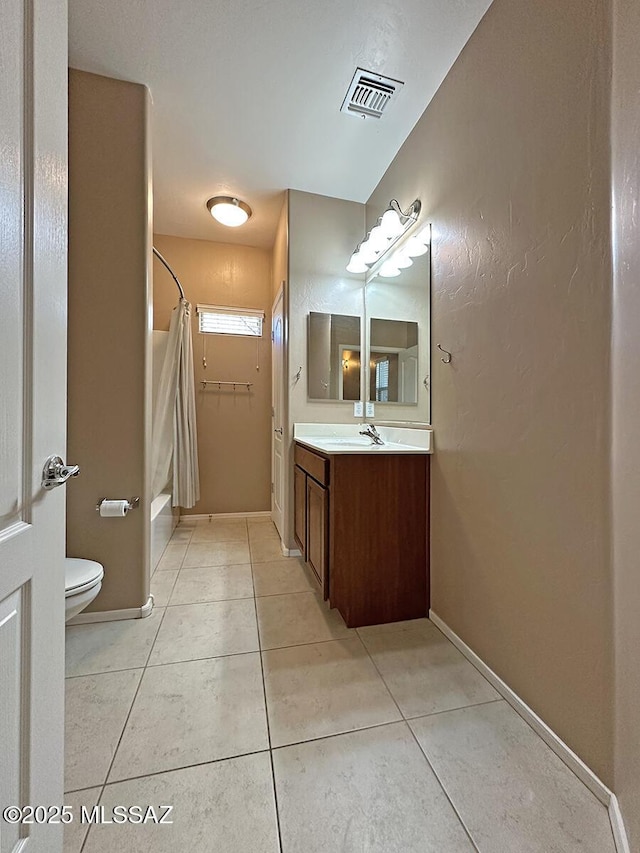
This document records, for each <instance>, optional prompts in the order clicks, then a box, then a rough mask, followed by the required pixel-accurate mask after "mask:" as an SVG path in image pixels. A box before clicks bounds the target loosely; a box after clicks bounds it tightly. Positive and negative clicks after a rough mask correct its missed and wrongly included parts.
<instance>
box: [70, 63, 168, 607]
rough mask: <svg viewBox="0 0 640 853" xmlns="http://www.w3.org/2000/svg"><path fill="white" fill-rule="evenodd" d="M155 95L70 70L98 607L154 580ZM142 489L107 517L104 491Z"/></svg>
mask: <svg viewBox="0 0 640 853" xmlns="http://www.w3.org/2000/svg"><path fill="white" fill-rule="evenodd" d="M148 112H149V96H148V92H147V90H146V88H145V87H143V86H139V85H136V84H133V83H125V82H122V81H121V80H111V79H109V78H107V77H99V76H97V75H95V74H86V73H84V72H81V71H74V70H72V71H71V72H70V75H69V341H68V345H69V349H68V358H69V367H68V443H67V458H68V459H69V460H71V462H73V463H75V464H79V465H80V467H81V469H82V472H81V476H80V477H79V478H78V479H77V480H74V482H73V484H72V485H70V486H69V487H68V488H67V554H68V555H69V556H72V557H87V558H92V559H95V560H98V561H99V562H100V563H102V564H103V565H104V569H105V577H104V581H103V585H102V591H101V592H100V594H99V596H98V597H97V598H96V599H95V601H94V603H93V604H92V606H91V607H90V609H92V610H118V609H125V608H133V607H140V606H142V605H143V604H145V602H146V600H147V597H148V594H149V589H148V584H149V581H148V575H149V567H148V563H149V493H148V488H147V483H148V476H147V465H148V461H147V448H148V446H149V443H148V438H149V434H150V433H149V428H150V417H149V414H150V391H149V389H150V382H149V381H148V371H149V369H150V355H149V353H150V324H149V311H148V305H149V304H150V298H151V297H150V288H149V277H148V270H149V252H150V243H151V240H150V215H151V212H150V208H149V200H150V198H151V194H150V187H151V178H150V164H151V158H150V156H149V134H148ZM136 495H139V496H141V498H142V505H141V507H140V509H138V510H135V511H133V512H131V513H129V515H128V516H127V517H126V518H122V519H112V518H100V516H99V515H97V513H96V511H95V506H96V502H97V501H98V499H99V498H100V497H108V498H130V497H133V496H136Z"/></svg>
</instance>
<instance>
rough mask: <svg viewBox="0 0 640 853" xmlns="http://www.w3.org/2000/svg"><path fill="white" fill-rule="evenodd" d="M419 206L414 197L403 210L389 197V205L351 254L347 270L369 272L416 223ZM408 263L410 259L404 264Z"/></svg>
mask: <svg viewBox="0 0 640 853" xmlns="http://www.w3.org/2000/svg"><path fill="white" fill-rule="evenodd" d="M420 207H421V205H420V200H419V199H416V200H415V201H414V202H413V204H412V205H411V206H410V207H408V208H407V210H405V211H403V210H402V208H401V207H400V205H399V204H398V202H397V201H396V200H395V199H391V201H390V202H389V207H388V208H387V209H386V210H385V212H384V213H383V214H382V216H380V217H379V218H378V221H377V223H376V224H375V225H374V227H373V228H372V229H371V231H370V232H369V233H368V234H367V236H366V238H365V239H364V240H363V241H362V243H360V244H359V245H358V246H357V247H356V250H355V252H354V253H353V254H352V255H351V260H350V261H349V263H348V265H347V272H352V273H368V272H370V270H371V269H372V267H374V266H376V265H377V264H378V263H379V262H381V261H382V259H383V258H384V257H385V255H387V253H388V252H389V251H390V249H392V248H393V246H395V245H396V243H398V241H399V240H401V239H402V238H403V237H404V236H405V234H406V233H407V231H408V230H409V229H410V228H411V227H412V226H413V225H415V224H416V222H417V221H418V216H419V215H420ZM407 257H408V255H407ZM410 263H411V260H409V262H408V264H405V266H408V265H409V264H410ZM383 266H384V264H383ZM387 269H388V270H390V269H391V268H390V267H388V268H387ZM393 275H398V273H393Z"/></svg>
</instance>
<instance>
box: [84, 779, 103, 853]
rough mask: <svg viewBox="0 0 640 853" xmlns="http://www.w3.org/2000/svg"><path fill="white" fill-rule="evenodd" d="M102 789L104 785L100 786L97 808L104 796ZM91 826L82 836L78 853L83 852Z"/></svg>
mask: <svg viewBox="0 0 640 853" xmlns="http://www.w3.org/2000/svg"><path fill="white" fill-rule="evenodd" d="M104 789H105V785H104V784H102V785H101V786H100V793H99V794H98V799H97V800H96V805H97V806H99V805H100V800H101V799H102V795H103V794H104ZM80 790H82V789H80ZM91 826H92V825H91V824H90V825H89V828H88V829H87V831H86V833H85V836H84V838H83V840H82V844H81V845H80V851H79V853H82V851H83V850H84V848H85V845H86V843H87V841H88V840H89V833H90V832H91Z"/></svg>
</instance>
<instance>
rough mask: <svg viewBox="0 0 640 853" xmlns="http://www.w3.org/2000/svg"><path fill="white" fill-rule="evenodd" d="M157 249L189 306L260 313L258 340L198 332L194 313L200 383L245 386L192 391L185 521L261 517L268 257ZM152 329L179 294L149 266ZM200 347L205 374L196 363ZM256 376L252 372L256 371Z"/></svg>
mask: <svg viewBox="0 0 640 853" xmlns="http://www.w3.org/2000/svg"><path fill="white" fill-rule="evenodd" d="M154 243H155V246H156V248H157V249H158V250H159V251H160V252H161V253H162V255H163V256H164V257H165V259H166V260H167V262H168V263H169V265H170V266H171V267H172V268H173V270H174V272H175V273H176V275H177V276H178V278H179V279H180V282H181V283H182V286H183V288H184V290H185V295H186V297H187V299H188V300H189V301H190V302H191V303H192V304H193V305H194V307H195V305H196V304H197V303H198V302H201V303H204V304H209V305H227V306H232V307H241V308H258V309H262V310H263V311H264V312H265V322H264V327H263V336H262V338H260V339H259V340H258V339H255V338H245V337H237V338H234V337H227V336H224V335H207V336H206V337H205V336H203V335H201V334H200V333H199V332H198V319H197V316H196V313H195V311H194V312H193V359H194V371H195V379H196V383H198V382H199V380H201V379H220V380H223V381H230V382H233V381H236V380H240V381H242V382H252V383H253V387H252V388H251V391H250V392H247V390H246V389H242V388H238V390H236V391H235V392H234V391H233V390H229V389H224V388H223V390H218V389H217V388H215V387H212V386H209V387H208V388H206V390H203V389H202V387H201V386H200V385H199V384H196V411H197V422H198V452H199V461H200V500H199V501H198V503H197V504H196V505H195V506H194V507H193V508H192V509H190V510H186V513H187V514H201V513H225V512H262V511H266V510H269V509H270V507H271V338H270V330H271V302H272V298H271V291H272V283H271V253H270V252H269V251H267V250H265V249H257V248H253V247H251V246H238V245H235V244H234V245H231V244H227V243H213V242H208V241H206V240H187V239H184V238H181V237H167V236H165V235H162V234H156V235H154ZM153 271H154V300H153V308H154V311H153V313H154V323H153V326H154V329H168V328H169V320H170V316H171V311H172V310H173V308H174V306H175V305H176V302H177V299H178V291H177V288H176V285H175V282H174V281H173V279H172V278H171V277H170V276H169V274H168V272H167V271H166V270H165V268H164V267H163V266H162V265H161V264H160V262H159V261H158V260H157V259H154V268H153ZM203 340H204V341H206V357H207V368H206V370H205V369H204V367H203V364H202V357H203ZM257 364H258V365H259V367H260V369H259V370H256V365H257Z"/></svg>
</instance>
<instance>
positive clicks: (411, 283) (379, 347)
mask: <svg viewBox="0 0 640 853" xmlns="http://www.w3.org/2000/svg"><path fill="white" fill-rule="evenodd" d="M429 255H430V253H429V252H425V254H423V255H420V256H418V257H413V258H412V263H411V266H409V267H406V268H403V269H400V271H399V274H397V275H394V276H393V277H386V278H385V277H383V276H381V275H380V274H379V273H378V274H377V275H372V276H371V277H370V278H369V280H368V281H367V284H366V286H365V315H366V326H365V328H366V338H367V340H366V349H365V353H366V358H365V359H364V362H365V364H366V365H368V371H367V373H368V375H367V381H366V386H365V387H366V394H367V399H368V400H371V401H372V402H373V403H374V404H375V410H376V413H375V417H376V418H378V419H379V420H385V421H411V422H416V423H430V421H431V393H430V386H431V382H430V374H431V364H430V351H431V343H430V338H431V317H430V313H431V311H430V309H431V296H430V292H431V278H430V262H429Z"/></svg>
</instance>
